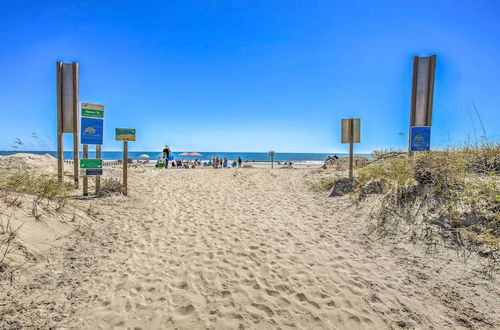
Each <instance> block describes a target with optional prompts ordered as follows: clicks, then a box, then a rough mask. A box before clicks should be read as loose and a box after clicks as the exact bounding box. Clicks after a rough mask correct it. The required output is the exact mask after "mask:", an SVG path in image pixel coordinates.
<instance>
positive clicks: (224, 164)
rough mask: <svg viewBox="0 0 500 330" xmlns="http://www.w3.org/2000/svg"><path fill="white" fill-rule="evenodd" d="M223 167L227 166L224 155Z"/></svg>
mask: <svg viewBox="0 0 500 330" xmlns="http://www.w3.org/2000/svg"><path fill="white" fill-rule="evenodd" d="M222 166H223V167H227V157H224V163H223V165H222Z"/></svg>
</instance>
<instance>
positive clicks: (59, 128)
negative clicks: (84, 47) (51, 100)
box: [56, 62, 64, 182]
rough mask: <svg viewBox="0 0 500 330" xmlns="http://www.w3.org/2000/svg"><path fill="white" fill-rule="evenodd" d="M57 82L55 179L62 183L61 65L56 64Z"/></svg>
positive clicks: (59, 63)
mask: <svg viewBox="0 0 500 330" xmlns="http://www.w3.org/2000/svg"><path fill="white" fill-rule="evenodd" d="M56 80H57V86H56V88H57V177H58V179H59V182H62V181H63V175H64V155H63V150H64V149H63V122H62V99H61V98H62V93H61V87H62V63H61V62H56Z"/></svg>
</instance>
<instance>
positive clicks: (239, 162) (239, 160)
mask: <svg viewBox="0 0 500 330" xmlns="http://www.w3.org/2000/svg"><path fill="white" fill-rule="evenodd" d="M241 163H242V161H241V157H240V156H238V167H241Z"/></svg>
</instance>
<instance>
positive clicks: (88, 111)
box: [82, 108, 104, 118]
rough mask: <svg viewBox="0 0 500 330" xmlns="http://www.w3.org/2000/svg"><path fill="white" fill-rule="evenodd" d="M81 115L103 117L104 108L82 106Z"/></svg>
mask: <svg viewBox="0 0 500 330" xmlns="http://www.w3.org/2000/svg"><path fill="white" fill-rule="evenodd" d="M82 117H91V118H104V110H97V109H85V108H82Z"/></svg>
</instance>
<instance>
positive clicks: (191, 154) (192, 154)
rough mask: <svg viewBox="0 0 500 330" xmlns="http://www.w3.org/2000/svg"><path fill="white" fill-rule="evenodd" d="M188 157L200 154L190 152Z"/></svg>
mask: <svg viewBox="0 0 500 330" xmlns="http://www.w3.org/2000/svg"><path fill="white" fill-rule="evenodd" d="M189 156H201V154H200V153H197V152H191V153H190V154H189Z"/></svg>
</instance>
